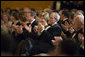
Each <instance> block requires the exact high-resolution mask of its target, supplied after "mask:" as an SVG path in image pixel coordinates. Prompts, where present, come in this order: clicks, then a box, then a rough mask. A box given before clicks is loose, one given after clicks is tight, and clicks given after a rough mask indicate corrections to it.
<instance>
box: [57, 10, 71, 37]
mask: <svg viewBox="0 0 85 57" xmlns="http://www.w3.org/2000/svg"><path fill="white" fill-rule="evenodd" d="M60 16H61V18H60V21H59V22H58V23H59V25H60V26H61V27H62V31H63V32H64V33H65V34H66V36H69V35H70V33H69V32H68V28H66V27H65V26H68V25H69V19H68V17H69V12H68V11H65V10H62V11H61V12H60Z"/></svg>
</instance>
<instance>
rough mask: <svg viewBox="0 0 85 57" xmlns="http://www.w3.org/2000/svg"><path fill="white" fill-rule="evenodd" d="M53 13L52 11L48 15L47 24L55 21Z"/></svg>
mask: <svg viewBox="0 0 85 57" xmlns="http://www.w3.org/2000/svg"><path fill="white" fill-rule="evenodd" d="M54 17H55V14H54V13H52V14H51V15H50V19H49V21H48V23H49V24H53V23H54V22H55V18H54Z"/></svg>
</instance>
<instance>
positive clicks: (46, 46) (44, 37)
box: [38, 12, 61, 52]
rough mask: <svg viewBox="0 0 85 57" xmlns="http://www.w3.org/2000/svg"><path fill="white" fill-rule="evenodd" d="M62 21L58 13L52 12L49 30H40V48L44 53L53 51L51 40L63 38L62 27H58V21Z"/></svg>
mask: <svg viewBox="0 0 85 57" xmlns="http://www.w3.org/2000/svg"><path fill="white" fill-rule="evenodd" d="M59 19H60V16H59V14H58V13H56V12H52V13H51V14H50V19H49V21H48V22H49V24H50V26H48V27H47V28H45V29H44V28H43V26H41V27H42V29H39V30H41V35H40V36H39V40H38V41H39V43H38V45H39V48H40V50H41V51H43V52H48V51H49V50H51V49H53V48H54V46H53V44H52V42H51V40H53V39H54V37H55V36H61V27H60V26H59V25H58V23H57V22H58V21H59Z"/></svg>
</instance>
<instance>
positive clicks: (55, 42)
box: [52, 36, 63, 46]
mask: <svg viewBox="0 0 85 57" xmlns="http://www.w3.org/2000/svg"><path fill="white" fill-rule="evenodd" d="M54 39H55V40H52V43H53V45H56V46H58V45H59V43H60V42H61V41H62V40H63V39H62V38H61V37H58V36H56V37H54Z"/></svg>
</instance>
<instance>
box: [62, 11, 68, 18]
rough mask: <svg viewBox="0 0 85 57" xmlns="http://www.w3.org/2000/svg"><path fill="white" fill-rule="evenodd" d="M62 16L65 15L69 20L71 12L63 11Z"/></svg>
mask: <svg viewBox="0 0 85 57" xmlns="http://www.w3.org/2000/svg"><path fill="white" fill-rule="evenodd" d="M62 14H63V15H64V16H66V17H67V18H68V17H69V12H68V11H65V10H64V11H62Z"/></svg>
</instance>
